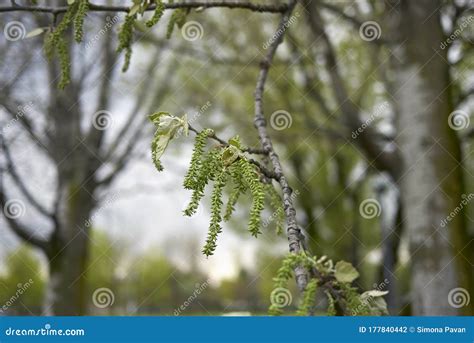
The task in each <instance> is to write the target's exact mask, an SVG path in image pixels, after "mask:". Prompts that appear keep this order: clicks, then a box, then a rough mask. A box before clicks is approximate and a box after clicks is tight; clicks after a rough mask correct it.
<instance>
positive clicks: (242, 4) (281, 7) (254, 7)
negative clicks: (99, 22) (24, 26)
mask: <svg viewBox="0 0 474 343" xmlns="http://www.w3.org/2000/svg"><path fill="white" fill-rule="evenodd" d="M164 5H165V9H167V10H170V9H177V8H195V9H198V8H199V9H201V8H202V9H207V8H212V7H225V8H230V9H233V8H240V9H248V10H251V11H254V12H269V13H283V12H285V11H286V10H287V9H288V5H286V4H275V5H266V4H254V3H252V2H250V1H193V2H176V3H166V4H164ZM155 8H156V5H150V6H149V7H148V8H147V9H146V11H153V10H155ZM67 9H68V7H67V6H61V7H48V6H3V7H0V12H25V11H26V12H42V13H51V14H53V15H58V14H60V13H64V12H66V11H67ZM89 11H93V12H129V11H130V7H129V6H106V5H95V4H89Z"/></svg>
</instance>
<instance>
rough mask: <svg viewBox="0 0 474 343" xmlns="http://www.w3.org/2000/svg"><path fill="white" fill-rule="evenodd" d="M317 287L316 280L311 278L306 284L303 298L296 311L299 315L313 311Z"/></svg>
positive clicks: (307, 314) (309, 313)
mask: <svg viewBox="0 0 474 343" xmlns="http://www.w3.org/2000/svg"><path fill="white" fill-rule="evenodd" d="M317 288H318V280H316V279H312V280H311V281H309V282H308V284H307V285H306V289H305V290H304V293H303V299H302V301H301V304H300V306H299V308H298V311H297V312H296V313H297V314H298V315H300V316H309V315H312V314H313V313H314V309H315V306H316V290H317Z"/></svg>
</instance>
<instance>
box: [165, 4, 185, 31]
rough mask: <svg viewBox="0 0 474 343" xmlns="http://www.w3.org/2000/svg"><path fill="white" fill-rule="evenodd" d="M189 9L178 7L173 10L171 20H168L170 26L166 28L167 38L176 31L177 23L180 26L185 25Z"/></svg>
mask: <svg viewBox="0 0 474 343" xmlns="http://www.w3.org/2000/svg"><path fill="white" fill-rule="evenodd" d="M187 14H188V13H187V11H186V10H185V9H183V8H178V9H175V10H174V11H173V14H171V18H170V21H169V22H168V28H167V30H166V39H170V38H171V35H172V34H173V31H174V26H175V25H177V26H178V28H181V27H183V25H184V23H185V22H186V16H187Z"/></svg>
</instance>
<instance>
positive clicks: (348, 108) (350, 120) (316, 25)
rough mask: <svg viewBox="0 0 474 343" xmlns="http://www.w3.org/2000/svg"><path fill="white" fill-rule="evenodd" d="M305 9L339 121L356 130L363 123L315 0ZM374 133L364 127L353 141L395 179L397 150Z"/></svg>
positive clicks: (375, 164)
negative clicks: (320, 50)
mask: <svg viewBox="0 0 474 343" xmlns="http://www.w3.org/2000/svg"><path fill="white" fill-rule="evenodd" d="M304 2H305V3H306V4H307V9H308V21H309V25H310V27H311V30H312V31H313V34H314V36H315V37H317V38H318V39H320V40H321V41H322V43H323V44H324V49H325V57H326V66H327V70H328V73H329V76H330V78H331V82H332V86H333V90H334V95H335V97H336V100H337V102H338V104H339V107H340V109H341V111H342V113H343V114H344V117H343V120H344V123H345V125H347V126H348V127H349V128H350V129H351V130H352V131H357V130H359V128H360V127H362V125H363V121H362V120H361V118H360V115H359V110H358V108H357V105H356V104H355V103H354V102H353V101H352V100H351V98H350V97H349V94H348V91H347V89H346V86H345V84H344V80H343V79H342V76H341V74H340V71H339V66H338V63H337V59H336V53H335V51H334V48H333V46H332V44H331V41H330V40H329V37H328V36H327V34H326V31H325V30H324V27H323V21H322V18H321V15H320V13H319V9H318V7H317V6H318V3H317V2H312V1H311V0H304ZM378 137H379V135H378V133H377V132H376V131H375V130H374V128H373V127H370V126H367V127H366V128H365V130H363V131H362V132H361V133H360V135H359V136H358V138H357V140H356V141H355V142H356V143H357V144H358V145H359V146H360V147H361V149H362V150H363V152H364V153H365V154H366V155H367V157H368V158H369V159H370V160H371V162H372V163H373V164H374V166H375V167H376V168H377V169H379V170H382V171H388V172H389V173H390V174H391V175H392V177H393V178H394V179H395V180H396V179H397V177H398V173H399V166H400V156H399V153H398V151H393V152H392V151H388V150H384V148H383V146H382V145H381V144H378Z"/></svg>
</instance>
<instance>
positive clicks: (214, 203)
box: [202, 166, 227, 256]
mask: <svg viewBox="0 0 474 343" xmlns="http://www.w3.org/2000/svg"><path fill="white" fill-rule="evenodd" d="M221 167H222V166H221ZM226 179H227V171H226V168H222V169H221V170H220V171H219V172H218V173H217V177H216V182H215V183H214V189H213V191H212V195H211V222H210V225H209V232H208V235H207V239H206V244H205V245H204V248H203V249H202V252H203V254H204V255H206V256H210V255H213V254H214V251H215V250H216V247H217V236H218V235H219V234H220V233H221V232H222V226H221V222H222V216H221V209H222V191H223V189H224V186H225V183H226Z"/></svg>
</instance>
